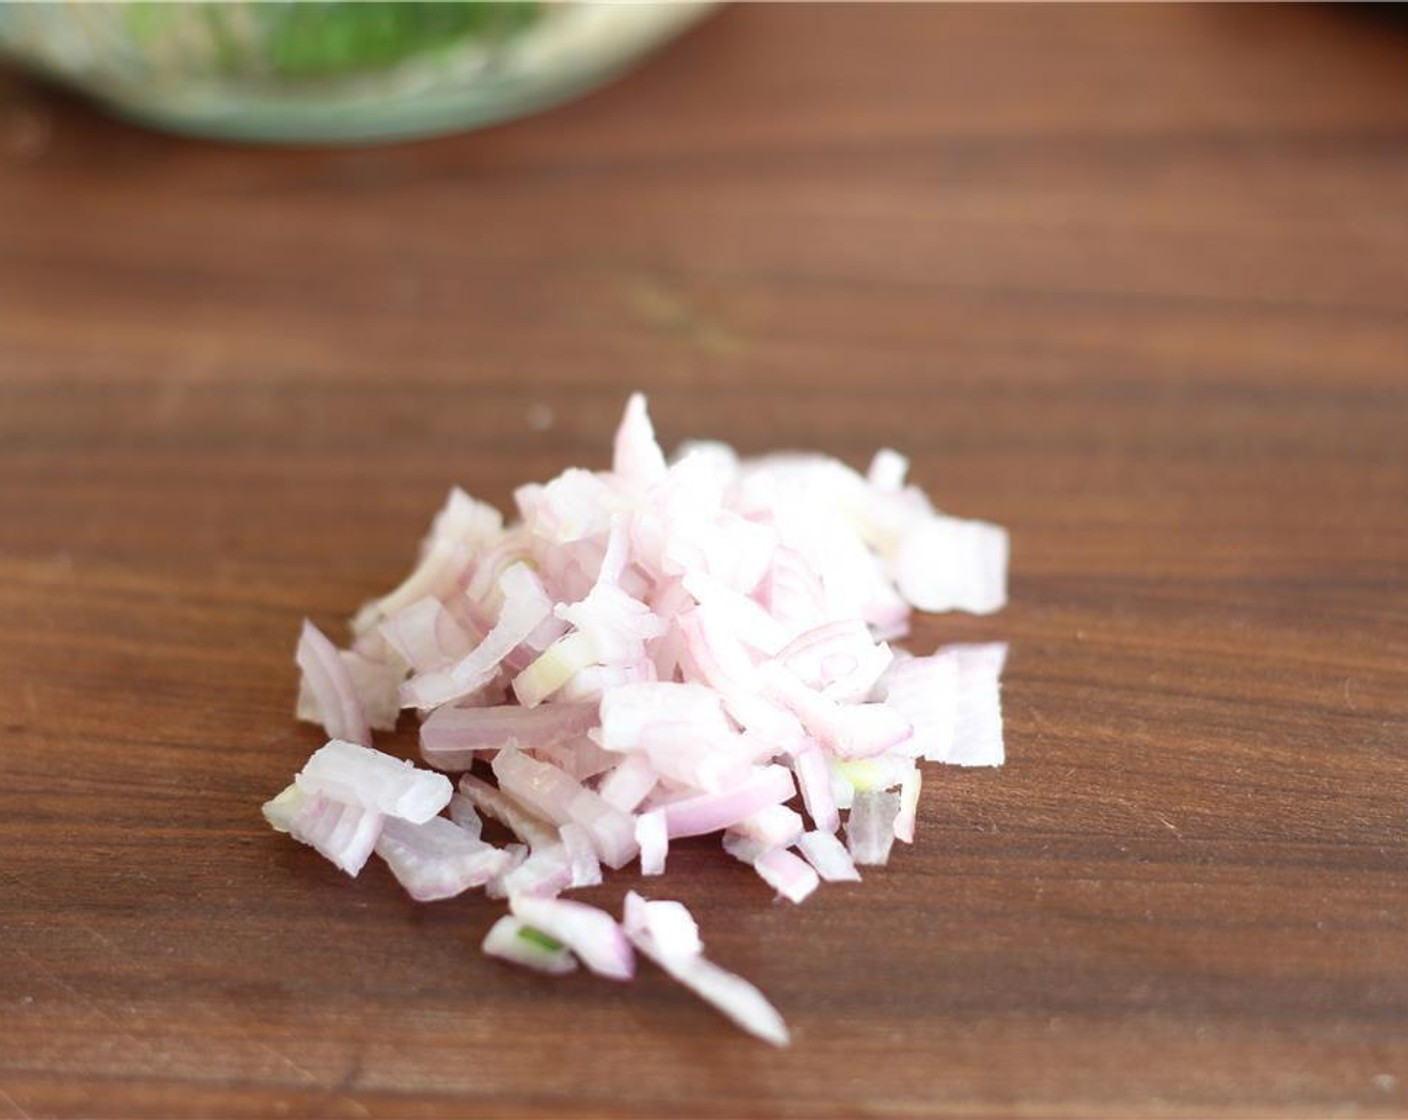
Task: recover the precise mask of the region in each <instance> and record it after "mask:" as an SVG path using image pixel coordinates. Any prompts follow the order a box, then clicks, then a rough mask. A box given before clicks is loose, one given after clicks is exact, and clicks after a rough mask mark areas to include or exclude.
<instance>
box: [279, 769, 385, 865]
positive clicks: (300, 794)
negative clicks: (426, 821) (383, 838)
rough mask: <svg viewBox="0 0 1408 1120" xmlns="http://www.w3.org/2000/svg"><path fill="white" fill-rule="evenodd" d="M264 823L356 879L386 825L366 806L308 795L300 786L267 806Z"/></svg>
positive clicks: (379, 815)
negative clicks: (313, 851)
mask: <svg viewBox="0 0 1408 1120" xmlns="http://www.w3.org/2000/svg"><path fill="white" fill-rule="evenodd" d="M264 819H265V820H267V821H268V822H269V823H270V824H271V825H273V827H274V828H275V829H276V830H277V831H279V832H287V833H288V834H289V835H290V836H292V837H293V838H294V839H295V840H297V841H299V842H300V843H303V844H307V845H308V846H309V847H311V848H314V849H316V850H317V851H318V852H319V853H320V854H321V855H322V856H324V857H325V858H327V859H329V860H331V861H332V862H333V863H334V864H336V865H337V866H338V867H340V868H341V869H342V870H343V871H345V872H347V874H349V875H351V876H353V877H355V876H356V875H357V873H358V872H359V871H361V870H362V868H363V867H364V866H365V865H366V862H367V857H368V856H370V855H371V854H372V849H373V848H374V847H375V846H376V838H377V836H378V835H379V834H380V833H381V829H382V825H383V823H384V821H385V818H384V817H383V816H382V815H381V814H380V813H377V812H375V811H373V810H371V809H368V808H366V807H365V806H362V805H353V804H348V803H346V802H343V801H336V800H334V799H333V798H331V797H328V796H326V795H325V794H322V793H308V792H307V791H305V790H303V789H300V788H299V787H298V786H297V785H291V786H289V787H288V789H286V790H284V791H283V793H281V794H279V795H278V796H277V797H275V798H274V799H273V800H272V801H267V802H265V803H264Z"/></svg>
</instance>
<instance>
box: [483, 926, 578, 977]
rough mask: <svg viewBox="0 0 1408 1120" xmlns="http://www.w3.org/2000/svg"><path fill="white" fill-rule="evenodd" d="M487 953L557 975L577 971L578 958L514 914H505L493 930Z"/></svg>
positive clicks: (490, 932) (562, 945) (491, 930)
mask: <svg viewBox="0 0 1408 1120" xmlns="http://www.w3.org/2000/svg"><path fill="white" fill-rule="evenodd" d="M484 952H486V953H487V954H489V956H491V957H501V958H503V959H504V960H506V961H512V962H513V963H514V964H521V965H526V966H527V967H529V968H536V969H537V970H538V971H539V972H547V973H550V974H552V975H554V976H561V975H563V974H565V973H568V972H575V971H576V970H577V958H576V957H574V956H573V955H572V951H571V950H570V949H568V948H567V946H566V945H564V944H562V943H561V942H560V941H555V940H553V939H552V938H551V937H549V936H548V935H547V934H545V933H540V932H539V931H538V930H536V929H534V928H533V927H532V926H526V925H524V924H523V923H522V922H520V921H519V920H518V919H517V918H515V917H514V916H513V915H512V914H505V915H504V916H503V917H502V918H500V919H499V920H498V921H497V922H495V923H494V924H493V926H492V927H490V929H489V933H488V935H487V936H486V937H485V938H484Z"/></svg>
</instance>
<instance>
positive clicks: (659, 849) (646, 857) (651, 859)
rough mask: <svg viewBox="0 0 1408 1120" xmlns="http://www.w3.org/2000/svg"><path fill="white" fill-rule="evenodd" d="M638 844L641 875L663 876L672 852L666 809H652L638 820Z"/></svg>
mask: <svg viewBox="0 0 1408 1120" xmlns="http://www.w3.org/2000/svg"><path fill="white" fill-rule="evenodd" d="M636 843H637V844H638V845H639V846H640V873H641V874H642V875H663V874H664V873H665V856H666V855H667V854H668V853H669V850H670V832H669V825H668V824H667V823H666V820H665V810H664V809H652V810H651V811H650V812H648V813H642V814H641V815H640V816H638V817H637V818H636Z"/></svg>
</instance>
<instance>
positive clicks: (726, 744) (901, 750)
mask: <svg viewBox="0 0 1408 1120" xmlns="http://www.w3.org/2000/svg"><path fill="white" fill-rule="evenodd" d="M907 471H908V462H907V460H906V459H905V458H904V457H903V456H902V455H900V454H898V453H897V452H895V451H890V450H882V451H880V452H879V453H878V454H877V455H876V456H875V458H874V460H873V462H872V463H871V464H870V468H869V470H868V472H867V473H865V474H861V473H859V472H857V471H855V470H853V469H852V468H851V467H849V466H847V465H846V464H844V463H841V462H839V461H838V460H836V459H832V458H828V457H826V456H823V455H814V454H790V453H789V454H779V455H770V456H767V457H764V458H761V459H753V460H746V459H741V458H739V456H738V455H737V454H735V453H734V451H733V450H732V448H730V447H728V446H727V445H725V444H721V443H707V442H705V443H692V444H686V445H685V446H684V447H682V448H681V449H680V451H679V452H678V453H677V454H676V455H675V456H674V458H673V459H667V458H666V456H665V454H664V453H663V452H662V451H661V449H660V446H659V444H658V443H657V442H656V439H655V433H654V429H653V428H652V426H651V423H650V417H649V415H648V414H647V412H646V407H645V399H644V397H642V396H641V395H640V394H636V395H635V396H633V397H632V398H631V399H630V402H629V403H628V405H627V406H626V413H625V417H624V419H623V420H622V422H621V426H620V428H619V429H618V431H617V433H616V439H615V443H614V454H613V459H612V464H611V469H610V470H603V471H589V470H579V469H571V470H567V471H565V472H563V473H562V474H561V475H559V476H558V477H557V478H554V479H552V480H551V481H549V482H546V483H541V484H537V483H534V484H529V485H526V486H523V487H520V488H519V489H518V491H517V492H516V493H515V495H514V499H515V503H516V505H517V517H516V518H515V519H513V520H511V521H506V520H505V518H504V517H503V516H502V515H501V514H500V513H499V512H498V511H497V510H495V509H493V508H492V507H491V506H488V505H485V504H484V503H482V502H479V501H476V500H475V499H473V498H471V497H469V495H467V494H465V493H464V492H463V491H461V490H458V489H457V490H454V491H452V492H451V494H450V498H449V501H448V502H447V504H446V506H445V508H444V509H443V510H442V511H441V512H440V514H439V515H438V516H437V517H436V518H435V521H434V523H433V525H432V527H431V531H430V535H429V537H428V538H427V539H426V541H425V542H424V544H423V545H422V548H421V553H420V560H419V563H418V564H417V565H416V567H415V569H414V570H413V571H412V572H411V574H410V575H409V576H408V577H407V578H406V579H405V580H404V581H402V583H401V584H400V585H399V586H398V587H397V588H396V589H395V590H393V591H392V592H391V593H390V594H388V595H387V596H385V597H384V598H382V599H378V600H375V601H373V602H370V603H367V604H366V605H364V606H363V607H362V609H361V610H360V611H359V612H358V613H357V615H356V616H355V618H354V619H353V620H352V624H351V626H352V634H353V641H352V643H351V645H350V646H349V648H347V649H343V650H339V649H338V648H337V647H336V646H335V645H334V644H333V642H332V641H331V640H329V639H328V638H327V637H326V636H325V635H324V634H323V632H322V631H320V630H318V629H317V628H316V627H314V626H313V625H312V624H311V623H307V622H305V623H304V626H303V631H302V635H301V637H300V639H299V642H298V647H297V656H296V661H297V663H298V665H299V667H300V669H301V670H302V673H303V677H302V682H301V686H300V692H299V703H298V715H299V717H300V718H302V719H307V720H309V721H311V722H314V723H318V724H320V725H321V726H322V727H323V729H324V730H325V731H326V733H327V735H328V736H329V740H330V741H329V742H328V744H327V745H326V746H324V747H323V748H322V749H320V750H319V751H317V752H316V753H315V754H314V755H313V756H312V758H310V759H309V760H308V763H307V764H306V765H305V766H304V768H303V769H302V771H300V772H299V774H298V775H297V776H296V778H295V780H294V782H293V784H292V785H290V786H289V787H288V788H287V789H285V790H284V791H283V793H281V794H279V795H278V796H277V797H275V798H274V799H273V800H272V801H270V802H268V803H267V804H266V805H265V806H264V815H265V817H266V818H267V819H268V821H269V823H270V824H271V825H272V826H273V827H274V828H275V829H277V830H278V831H280V832H287V833H288V834H289V835H291V836H292V837H293V838H294V839H296V840H299V841H301V842H302V843H305V844H307V845H309V846H310V847H313V848H314V849H316V850H317V851H318V852H319V853H321V854H322V855H323V856H325V857H326V858H327V859H329V860H330V861H332V862H333V863H334V864H335V865H336V866H338V867H339V868H341V869H342V870H343V871H345V872H347V873H348V874H350V875H356V874H358V872H360V871H361V869H362V867H363V866H364V865H365V863H366V862H367V860H368V858H370V856H371V855H372V853H373V852H375V853H376V854H377V855H379V856H381V858H382V859H383V860H384V861H385V862H386V864H387V865H388V867H389V868H390V870H391V872H392V874H393V875H394V876H395V877H396V879H397V880H398V881H399V882H400V883H401V884H402V885H403V886H404V887H405V889H406V890H407V892H408V893H409V894H410V895H411V896H412V897H413V898H415V899H417V900H420V901H431V900H435V899H444V898H451V897H454V896H456V895H459V894H461V893H463V892H464V891H466V890H469V889H472V888H475V887H483V888H484V890H485V891H486V893H487V894H488V895H489V896H490V897H493V898H502V899H506V900H507V903H508V907H509V910H510V913H509V914H506V915H504V916H503V917H502V918H500V919H499V920H498V922H497V924H495V925H494V927H493V928H492V929H491V930H490V931H489V933H488V935H487V936H486V938H485V940H484V944H483V948H484V951H485V952H486V953H488V954H490V955H493V956H497V957H500V958H502V959H505V960H509V961H512V962H515V963H517V964H521V965H525V966H527V967H530V968H536V969H539V970H541V971H544V972H548V973H563V972H568V971H571V970H573V969H575V968H576V967H577V964H578V962H579V961H580V962H581V963H582V964H584V965H586V966H587V968H588V969H590V970H591V971H593V972H595V973H598V974H599V975H602V976H606V977H609V978H612V979H616V980H626V979H629V978H630V977H631V976H632V975H633V974H634V970H635V953H636V952H639V953H640V954H641V955H643V956H645V957H647V958H649V959H650V960H652V961H654V962H655V963H656V964H658V965H659V966H660V967H661V968H663V969H664V970H665V971H666V972H667V973H669V974H670V975H671V976H673V977H674V978H675V979H677V980H678V981H680V982H681V983H682V984H684V985H685V986H686V987H688V988H690V989H691V990H693V991H694V992H695V993H696V994H698V995H699V996H701V997H702V998H703V999H705V1000H706V1001H708V1002H710V1003H712V1004H713V1005H714V1006H716V1007H717V1008H718V1009H719V1010H720V1011H722V1012H723V1013H724V1014H725V1015H726V1016H728V1017H729V1018H731V1019H732V1020H733V1021H734V1022H735V1023H737V1024H738V1025H739V1026H740V1027H742V1028H743V1029H744V1030H747V1031H749V1032H751V1033H752V1034H754V1035H756V1036H758V1037H759V1038H762V1039H764V1040H766V1041H768V1042H771V1043H773V1044H775V1045H778V1046H785V1045H787V1043H788V1039H789V1034H788V1030H787V1027H786V1025H785V1024H784V1022H783V1020H782V1017H781V1016H780V1015H779V1014H778V1012H777V1011H776V1009H775V1008H773V1006H772V1005H771V1004H770V1003H769V1002H768V1001H767V1000H766V999H765V998H764V997H763V996H762V994H761V993H760V992H759V991H758V990H757V989H756V988H755V987H753V986H752V985H751V984H749V983H748V982H747V981H746V980H743V979H742V978H740V977H738V976H735V975H733V974H732V973H730V972H727V971H725V970H724V969H722V968H720V967H719V966H717V965H715V964H713V963H711V962H710V961H708V960H707V959H705V957H704V956H703V947H702V943H701V942H700V939H699V933H698V929H697V928H696V926H695V924H694V920H693V918H691V917H690V916H689V914H688V912H687V911H686V910H685V909H684V907H683V906H682V905H680V904H679V903H677V902H669V901H655V902H647V901H645V900H644V899H642V898H640V897H639V896H638V895H635V894H634V893H632V894H630V895H629V896H628V897H627V900H626V912H625V915H624V918H623V920H622V921H621V922H617V921H616V920H615V919H614V918H612V917H611V916H610V915H609V914H607V913H606V912H605V911H603V910H600V909H598V908H596V907H593V906H589V905H587V904H586V903H583V902H577V901H569V900H567V899H563V898H560V897H558V896H559V895H561V894H562V892H564V891H568V890H573V889H579V888H589V887H592V886H594V885H595V884H598V883H600V882H601V880H602V868H603V866H605V867H607V868H611V869H620V868H623V867H625V866H627V865H628V864H632V863H634V864H636V865H637V866H638V869H639V871H640V872H641V873H642V874H644V875H651V876H662V875H663V874H664V873H665V867H666V858H667V855H668V852H669V848H670V845H671V842H672V841H680V840H683V839H684V838H687V837H696V836H708V835H719V834H721V837H722V843H723V846H724V848H725V850H726V851H728V852H729V854H730V855H732V856H734V857H735V858H736V859H738V860H739V861H740V862H742V863H745V864H747V865H748V866H749V867H750V868H751V869H752V870H753V871H754V873H755V874H756V876H757V878H758V880H759V885H760V888H764V889H767V890H770V891H771V892H772V893H774V894H775V895H776V896H778V897H781V898H786V899H788V900H790V901H791V902H793V903H802V902H803V901H804V900H805V899H806V898H807V897H808V896H809V895H811V893H812V892H813V891H815V890H816V889H818V887H819V886H820V885H821V884H822V883H823V882H825V883H846V882H854V881H856V880H859V879H860V877H861V874H860V871H858V870H857V868H858V867H865V868H871V867H874V866H877V865H881V864H884V863H886V862H887V860H888V859H889V857H890V854H891V851H892V849H893V845H894V842H895V840H897V839H898V840H900V841H902V842H904V843H911V842H913V840H914V837H915V831H916V825H917V824H918V823H919V822H920V820H921V818H922V808H923V805H922V799H921V769H920V764H921V763H923V762H937V763H947V764H950V765H957V766H1000V765H1002V763H1003V761H1004V750H1003V741H1002V711H1001V703H1000V697H999V679H1000V676H1001V673H1002V668H1003V664H1004V661H1005V658H1006V647H1005V646H1004V645H1001V644H995V643H994V644H986V645H974V646H962V645H953V646H947V647H943V648H940V649H938V650H936V651H934V652H932V653H929V654H926V655H922V656H916V655H913V654H911V653H908V652H905V651H903V650H901V649H899V648H897V647H895V646H893V645H891V643H892V642H895V641H897V640H899V639H901V638H903V637H904V636H905V635H906V634H907V633H908V631H909V617H910V614H911V611H913V610H915V609H918V610H923V611H948V610H959V611H967V612H970V613H973V614H989V613H991V612H994V611H997V610H999V609H1001V608H1002V607H1003V606H1004V604H1005V603H1006V597H1007V593H1006V586H1007V551H1008V545H1007V534H1006V532H1005V531H1004V530H1003V529H1002V528H1000V527H999V526H996V525H991V524H988V523H986V522H981V521H966V520H962V519H959V518H956V517H951V516H949V515H947V514H944V513H941V512H939V511H938V510H937V509H936V508H935V507H934V506H933V505H932V504H931V503H930V501H929V499H928V498H927V497H925V495H924V494H923V492H922V491H920V490H919V489H917V488H916V487H914V486H912V485H907V484H906V483H905V475H906V473H907ZM398 707H399V708H400V709H406V708H410V709H414V710H415V712H416V713H417V715H418V716H419V719H420V753H421V757H422V759H423V760H424V762H425V763H426V764H427V765H428V766H429V767H431V769H428V770H427V769H420V768H417V767H415V766H413V765H411V764H410V763H408V762H405V761H403V760H401V759H398V758H395V757H393V756H391V755H387V754H384V753H382V752H381V751H378V750H376V749H374V748H373V746H372V736H373V732H374V731H385V730H390V729H391V728H393V727H394V725H395V722H396V719H395V717H396V710H397V708H398ZM441 771H443V772H446V773H450V774H454V775H457V776H458V783H457V785H458V792H455V790H456V786H454V785H452V784H451V782H450V780H449V779H448V778H447V777H446V776H445V773H441ZM447 809H448V814H449V815H448V816H444V815H441V814H442V813H443V812H444V811H445V810H447ZM481 814H482V815H483V816H485V817H491V818H493V820H494V821H496V822H498V825H501V826H503V827H504V828H506V829H507V831H508V832H509V833H511V834H512V835H513V837H514V838H515V841H516V842H511V843H508V844H506V845H504V846H502V847H499V846H495V845H494V844H493V843H491V842H490V841H489V840H488V839H486V838H485V837H484V836H483V835H482V821H481ZM496 827H497V826H496ZM867 873H868V872H867ZM764 897H766V895H764Z"/></svg>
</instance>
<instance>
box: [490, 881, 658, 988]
mask: <svg viewBox="0 0 1408 1120" xmlns="http://www.w3.org/2000/svg"><path fill="white" fill-rule="evenodd" d="M508 906H509V910H511V911H512V912H513V916H514V917H515V918H517V919H518V920H519V921H520V922H523V923H524V924H526V925H530V926H532V927H533V928H534V929H536V930H541V931H542V932H543V933H545V934H547V935H548V936H549V937H551V938H552V939H553V940H554V941H560V942H562V944H564V945H566V946H567V947H568V948H569V949H571V950H572V952H574V953H576V954H577V956H578V958H580V960H581V962H582V963H583V964H584V965H586V966H587V967H588V968H589V969H591V970H592V971H593V972H595V973H597V974H598V975H600V976H607V977H610V978H611V979H612V980H629V979H630V978H631V977H632V976H634V975H635V970H636V967H635V957H634V954H632V953H631V943H630V942H629V941H627V940H626V935H625V934H624V933H622V932H621V927H620V926H618V925H617V924H616V922H615V921H614V920H613V919H612V917H611V915H610V914H608V913H606V911H604V910H598V909H597V908H596V907H595V906H588V905H587V904H586V903H584V902H569V901H568V900H567V899H565V898H529V897H526V896H523V895H510V896H509V900H508Z"/></svg>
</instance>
